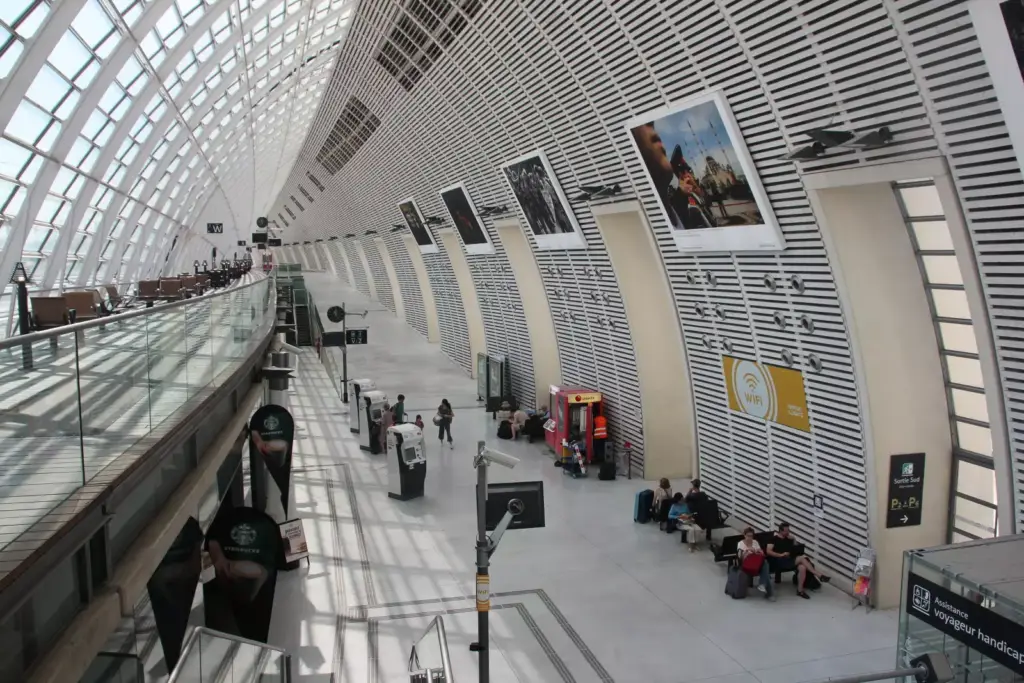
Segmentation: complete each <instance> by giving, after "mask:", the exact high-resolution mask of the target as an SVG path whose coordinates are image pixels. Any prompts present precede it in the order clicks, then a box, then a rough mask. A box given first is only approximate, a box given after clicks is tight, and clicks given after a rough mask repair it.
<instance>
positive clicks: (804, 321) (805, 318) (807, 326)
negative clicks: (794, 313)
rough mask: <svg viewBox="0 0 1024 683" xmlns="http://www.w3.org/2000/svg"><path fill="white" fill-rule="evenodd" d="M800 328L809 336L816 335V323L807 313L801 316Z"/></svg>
mask: <svg viewBox="0 0 1024 683" xmlns="http://www.w3.org/2000/svg"><path fill="white" fill-rule="evenodd" d="M800 327H802V328H803V330H804V332H806V333H807V334H814V321H813V320H811V317H810V316H809V315H807V314H806V313H805V314H804V315H802V316H800Z"/></svg>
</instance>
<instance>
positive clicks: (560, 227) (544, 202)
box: [501, 149, 587, 251]
mask: <svg viewBox="0 0 1024 683" xmlns="http://www.w3.org/2000/svg"><path fill="white" fill-rule="evenodd" d="M501 174H502V175H503V176H504V177H505V180H506V182H508V186H509V187H510V188H511V189H512V194H513V195H514V196H515V198H516V201H517V202H519V207H520V208H521V209H522V210H523V215H524V216H526V223H527V225H529V227H530V231H531V232H533V237H534V239H535V240H536V242H537V248H538V249H542V250H549V251H550V250H554V249H586V247H587V241H586V239H584V237H583V231H582V230H580V224H579V223H578V222H577V221H576V216H575V215H573V212H572V207H570V206H569V200H568V199H566V197H565V193H564V192H563V191H562V186H561V185H559V184H558V178H557V177H555V171H554V169H552V168H551V163H550V162H549V161H548V158H547V155H545V154H544V150H540V149H538V150H537V151H535V152H530V153H529V154H524V155H523V156H521V157H519V158H518V159H513V160H512V161H510V162H508V163H507V164H504V165H503V166H502V167H501Z"/></svg>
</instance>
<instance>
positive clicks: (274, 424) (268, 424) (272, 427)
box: [263, 415, 281, 432]
mask: <svg viewBox="0 0 1024 683" xmlns="http://www.w3.org/2000/svg"><path fill="white" fill-rule="evenodd" d="M280 426H281V421H280V420H278V419H277V418H276V417H274V416H273V415H271V416H270V417H268V418H267V419H266V420H264V421H263V428H264V429H265V430H267V431H268V432H276V431H277V428H278V427H280Z"/></svg>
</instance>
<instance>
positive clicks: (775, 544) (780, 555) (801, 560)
mask: <svg viewBox="0 0 1024 683" xmlns="http://www.w3.org/2000/svg"><path fill="white" fill-rule="evenodd" d="M767 555H768V557H769V558H771V563H772V569H773V570H774V571H781V572H787V571H795V572H796V594H797V595H799V596H800V597H801V598H803V599H804V600H809V599H810V598H811V596H809V595H808V594H807V591H805V590H804V585H805V584H806V583H807V573H808V572H810V573H811V575H812V576H814V578H816V579H817V580H818V581H820V582H821V583H828V582H829V581H831V580H832V577H830V576H825V575H824V574H822V573H821V572H819V571H818V570H817V569H815V568H814V563H813V562H811V560H810V558H808V557H807V556H806V555H802V554H796V539H795V538H793V534H792V533H790V530H789V523H788V522H783V523H782V524H780V525H779V530H778V531H777V532H775V535H774V536H772V541H771V543H769V544H768V552H767Z"/></svg>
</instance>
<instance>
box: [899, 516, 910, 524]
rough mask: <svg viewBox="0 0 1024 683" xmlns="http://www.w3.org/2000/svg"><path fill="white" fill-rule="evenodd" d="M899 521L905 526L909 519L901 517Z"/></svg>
mask: <svg viewBox="0 0 1024 683" xmlns="http://www.w3.org/2000/svg"><path fill="white" fill-rule="evenodd" d="M900 521H901V522H903V523H904V524H906V523H907V522H909V521H910V517H907V516H906V515H903V516H902V517H900Z"/></svg>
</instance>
